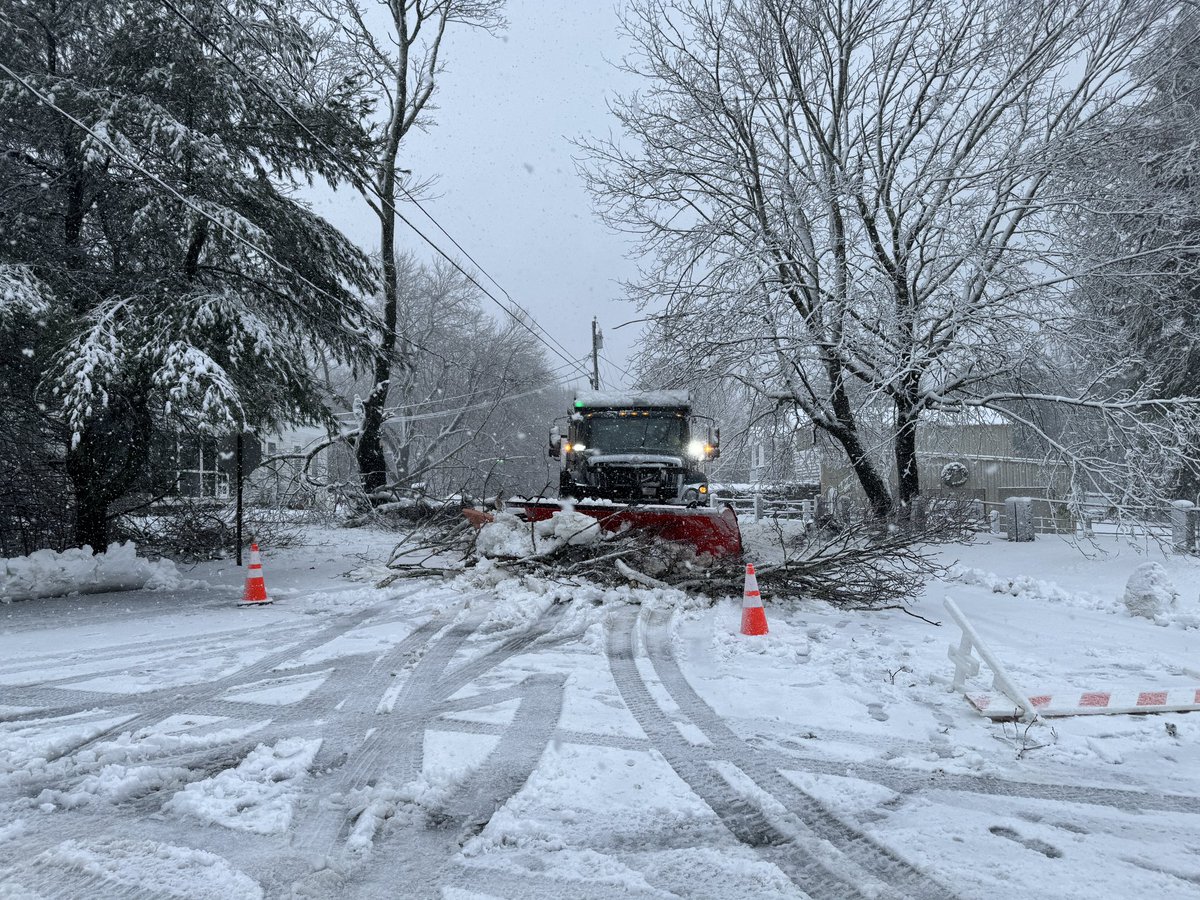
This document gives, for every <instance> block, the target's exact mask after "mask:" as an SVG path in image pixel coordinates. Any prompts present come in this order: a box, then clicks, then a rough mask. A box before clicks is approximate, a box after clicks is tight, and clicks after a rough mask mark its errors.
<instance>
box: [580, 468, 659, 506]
mask: <svg viewBox="0 0 1200 900" xmlns="http://www.w3.org/2000/svg"><path fill="white" fill-rule="evenodd" d="M595 476H596V485H595V486H596V487H597V488H599V489H600V490H601V491H602V492H603V493H604V494H605V495H606V496H607V497H609V498H611V499H613V500H631V501H639V500H642V501H655V500H670V499H674V497H675V494H676V485H675V482H676V480H677V479H676V477H675V473H673V472H672V471H671V470H670V469H664V468H662V467H661V466H611V467H610V466H597V467H596V469H595Z"/></svg>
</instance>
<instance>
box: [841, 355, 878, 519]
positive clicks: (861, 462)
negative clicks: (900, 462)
mask: <svg viewBox="0 0 1200 900" xmlns="http://www.w3.org/2000/svg"><path fill="white" fill-rule="evenodd" d="M825 366H826V371H827V372H828V373H829V383H830V400H831V401H832V406H833V414H834V417H835V418H836V420H837V425H836V426H835V427H833V428H828V427H826V429H825V430H826V431H828V432H829V434H830V435H831V436H832V437H833V438H834V439H835V440H837V442H838V443H840V444H841V445H842V449H844V450H845V451H846V457H847V459H849V460H850V467H851V468H852V469H853V470H854V474H855V476H856V477H857V478H858V483H859V485H860V486H861V487H862V489H863V493H864V494H865V495H866V497H867V503H869V504H870V505H871V514H872V515H873V516H874V517H875V518H877V519H886V518H887V517H888V516H890V515H891V514H892V494H891V491H889V490H888V485H887V481H886V480H884V478H883V476H881V475H880V474H879V471H878V470H877V469H876V467H875V463H874V462H872V461H871V457H870V456H869V455H868V453H867V451H866V448H864V447H863V444H862V440H861V439H860V438H859V436H858V423H857V421H856V419H855V417H854V410H853V408H852V407H851V405H850V397H849V395H848V394H847V393H846V383H845V372H844V371H843V369H842V366H841V364H840V363H838V362H837V360H836V359H834V358H833V357H832V356H830V357H827V359H826V361H825Z"/></svg>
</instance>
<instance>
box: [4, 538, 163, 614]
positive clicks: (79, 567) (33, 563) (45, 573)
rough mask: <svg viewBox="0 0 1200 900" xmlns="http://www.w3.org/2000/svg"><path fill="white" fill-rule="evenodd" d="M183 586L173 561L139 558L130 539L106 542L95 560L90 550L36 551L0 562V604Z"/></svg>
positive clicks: (86, 548) (88, 548)
mask: <svg viewBox="0 0 1200 900" xmlns="http://www.w3.org/2000/svg"><path fill="white" fill-rule="evenodd" d="M183 584H184V581H183V579H182V578H181V577H180V575H179V570H178V569H176V568H175V564H174V563H173V562H171V561H170V560H166V559H160V560H158V561H157V562H151V561H150V560H148V559H144V558H143V559H139V558H138V556H137V548H136V547H135V546H134V544H133V542H132V541H127V542H125V543H124V544H109V545H108V552H107V553H97V554H96V555H94V556H93V555H92V548H91V547H83V548H80V549H73V550H64V551H63V552H62V553H57V552H55V551H53V550H38V551H37V552H36V553H31V554H30V555H29V556H18V557H14V558H13V559H6V560H4V561H3V569H2V570H0V603H11V602H13V601H14V600H32V599H35V598H37V597H59V596H62V595H63V594H74V593H79V594H98V593H102V592H104V591H134V590H139V589H141V588H150V589H152V590H154V589H169V588H178V587H182V586H183Z"/></svg>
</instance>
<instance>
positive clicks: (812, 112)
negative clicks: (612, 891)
mask: <svg viewBox="0 0 1200 900" xmlns="http://www.w3.org/2000/svg"><path fill="white" fill-rule="evenodd" d="M1171 9H1172V6H1171V5H1170V4H1168V3H1166V2H1162V0H1049V2H1045V3H1039V4H1027V3H1018V2H1012V3H999V4H998V3H993V2H988V0H966V2H963V3H959V4H953V5H951V6H947V5H946V4H945V3H942V2H940V0H884V2H863V0H830V2H822V3H815V2H810V0H753V2H733V0H674V2H662V0H639V2H636V3H634V5H633V6H632V8H631V11H630V13H629V14H628V15H627V18H626V27H627V29H628V31H629V34H630V35H631V37H632V39H633V40H634V42H635V44H636V46H637V47H638V53H637V54H636V55H635V56H632V57H631V58H629V59H628V60H627V61H626V67H627V68H628V69H629V70H630V71H631V72H633V73H635V74H637V75H641V76H643V77H644V78H646V79H647V82H648V87H647V89H646V90H645V91H644V92H643V93H639V94H637V95H634V96H630V97H626V98H621V99H619V100H618V101H617V102H616V103H615V104H614V112H615V114H616V116H617V118H618V120H619V122H620V124H621V126H622V129H623V130H624V132H625V135H626V140H622V141H596V142H592V143H590V144H587V145H586V149H587V151H588V153H589V156H590V161H589V164H588V167H587V170H586V174H587V176H588V179H589V184H590V187H591V189H592V191H593V192H594V195H595V196H596V198H597V200H598V202H599V204H600V207H601V210H602V212H603V213H604V215H605V216H606V217H607V219H608V221H609V222H611V223H612V224H613V225H615V226H616V227H619V228H624V229H628V230H631V231H633V232H634V233H636V234H638V235H640V237H641V240H642V248H643V250H644V251H645V253H646V255H647V256H648V257H649V258H650V260H651V262H650V265H649V266H648V268H647V270H646V273H645V275H644V277H643V278H642V280H640V281H639V282H638V283H637V284H635V285H632V286H631V287H632V289H633V295H634V297H635V298H636V299H638V300H639V301H640V302H641V303H642V304H643V305H647V306H648V305H651V304H662V307H661V314H660V315H659V316H658V318H657V328H656V336H655V337H656V340H661V341H662V342H664V343H667V344H669V345H670V346H671V347H674V348H679V351H680V353H681V355H682V356H684V357H685V358H690V359H691V361H692V363H693V368H694V369H697V370H698V369H700V368H703V367H708V368H710V369H715V370H716V371H718V372H719V373H721V374H723V375H727V376H730V377H733V378H736V379H737V380H739V381H741V382H742V383H743V384H746V385H748V386H751V387H752V388H753V389H755V390H757V391H759V392H760V393H761V394H763V395H764V396H766V397H768V398H776V399H779V400H782V401H784V402H786V403H788V404H792V405H794V406H795V407H797V408H798V409H799V410H801V411H802V412H803V413H804V414H805V415H806V416H807V417H808V418H810V419H811V420H812V422H813V424H814V425H815V426H816V427H817V428H819V429H822V430H824V431H825V432H826V433H827V434H829V435H830V436H831V437H832V438H833V439H834V440H836V441H837V442H838V443H839V444H840V445H841V446H842V448H843V449H844V450H845V452H846V454H847V456H848V458H849V460H850V463H851V465H852V467H853V469H854V471H855V474H856V475H857V477H858V480H859V482H860V484H861V485H862V488H863V490H864V492H865V493H866V495H867V498H868V500H869V502H870V504H871V506H872V508H873V509H874V511H875V513H876V514H877V515H885V514H888V513H889V512H891V511H892V507H893V500H892V497H891V496H890V491H889V488H888V478H887V474H888V472H889V471H890V470H892V468H893V466H892V465H885V464H884V463H883V462H882V458H881V453H880V451H882V450H884V449H885V448H884V447H881V446H877V445H876V444H875V443H874V442H873V440H872V436H871V431H872V429H871V428H870V427H864V421H868V420H876V421H877V420H878V419H880V417H881V416H880V414H881V412H882V411H884V410H886V411H887V412H888V413H889V415H890V419H891V423H890V428H889V429H888V431H889V436H888V443H889V444H890V450H891V457H892V463H893V465H894V471H895V472H896V474H897V480H898V486H899V490H898V498H897V499H898V500H899V502H900V504H901V508H902V509H904V508H906V507H907V506H908V504H911V503H912V502H913V501H915V500H916V499H917V497H918V496H919V493H920V490H921V486H920V483H919V479H918V475H917V465H916V453H917V449H916V429H917V424H918V422H919V420H920V417H921V415H922V414H923V413H924V412H926V411H928V410H933V409H940V410H946V409H949V410H953V409H964V408H966V407H980V406H982V407H987V408H991V409H996V410H998V411H1000V412H1001V413H1002V414H1003V415H1005V416H1006V417H1008V418H1009V419H1010V420H1012V421H1017V422H1021V423H1023V424H1026V425H1027V426H1028V427H1030V428H1032V429H1035V430H1036V429H1037V423H1036V421H1034V420H1033V419H1032V418H1031V417H1029V416H1027V415H1026V414H1025V413H1026V410H1027V407H1028V405H1029V404H1030V403H1037V404H1049V403H1053V404H1059V405H1062V406H1066V407H1070V408H1072V409H1076V410H1082V411H1085V412H1086V413H1087V414H1089V415H1090V414H1091V412H1094V411H1097V410H1099V411H1101V412H1102V415H1104V416H1106V417H1108V420H1109V421H1110V422H1112V423H1114V425H1115V427H1119V428H1120V429H1122V430H1123V433H1125V434H1127V435H1130V436H1131V440H1133V439H1135V438H1134V437H1133V436H1134V435H1136V440H1138V441H1141V442H1142V443H1143V444H1145V445H1147V446H1151V445H1153V446H1157V447H1159V448H1160V449H1161V438H1162V437H1163V435H1162V433H1152V432H1153V428H1154V426H1153V425H1150V426H1148V427H1150V431H1146V430H1145V427H1144V426H1147V423H1148V422H1149V421H1150V418H1152V417H1148V416H1147V413H1148V411H1149V410H1150V408H1151V407H1152V406H1153V404H1154V403H1155V402H1157V398H1154V397H1140V396H1130V395H1129V394H1128V393H1125V392H1122V391H1119V390H1099V389H1098V386H1097V385H1083V386H1082V387H1077V388H1076V389H1075V390H1073V391H1063V392H1058V393H1055V392H1047V391H1040V390H1036V389H1034V390H1031V388H1030V383H1029V380H1028V379H1027V378H1026V377H1025V376H1026V375H1027V374H1028V373H1030V372H1039V373H1040V372H1042V371H1043V370H1044V369H1045V368H1046V367H1047V366H1046V358H1047V348H1048V347H1051V346H1052V340H1051V339H1052V338H1054V337H1055V336H1063V335H1066V334H1067V333H1068V332H1069V326H1070V324H1071V316H1070V312H1071V304H1070V302H1069V298H1070V290H1071V287H1072V285H1073V284H1074V283H1075V282H1076V280H1077V279H1078V278H1079V277H1080V276H1081V275H1082V274H1084V273H1083V272H1081V271H1080V269H1079V267H1078V262H1079V260H1078V257H1076V256H1074V255H1072V254H1070V253H1068V252H1067V250H1068V248H1067V247H1066V246H1065V244H1064V242H1062V241H1060V240H1059V239H1058V237H1057V235H1056V234H1055V232H1054V228H1055V226H1056V225H1057V224H1058V223H1060V222H1061V221H1062V215H1063V213H1064V212H1065V211H1066V210H1069V209H1073V208H1075V207H1076V206H1077V202H1078V200H1079V197H1078V196H1077V195H1076V194H1074V193H1067V192H1064V189H1063V188H1064V185H1063V182H1062V181H1061V180H1059V179H1056V178H1055V177H1054V175H1055V174H1056V173H1057V172H1061V171H1062V170H1063V168H1064V167H1066V166H1067V165H1068V164H1069V163H1070V162H1071V161H1072V160H1074V159H1076V158H1077V157H1078V156H1079V154H1080V153H1081V150H1082V148H1083V147H1085V146H1086V144H1087V142H1088V140H1089V139H1090V138H1091V137H1092V136H1093V135H1094V134H1095V133H1096V131H1097V129H1099V128H1101V127H1107V126H1108V125H1110V124H1111V122H1112V120H1113V118H1114V117H1118V116H1120V115H1122V114H1123V113H1124V112H1125V111H1126V110H1127V109H1129V108H1130V107H1131V106H1132V105H1133V104H1134V103H1135V102H1136V101H1138V100H1139V99H1140V98H1142V97H1143V96H1144V93H1145V83H1144V81H1143V79H1142V78H1141V77H1140V76H1139V74H1138V72H1137V71H1136V70H1135V68H1134V64H1135V63H1136V61H1137V60H1138V58H1139V54H1140V53H1141V52H1142V51H1143V50H1144V49H1145V48H1147V47H1149V46H1151V45H1152V43H1153V39H1154V35H1155V31H1156V28H1157V27H1158V26H1159V24H1160V23H1161V22H1162V21H1163V20H1164V19H1165V18H1166V17H1167V16H1168V15H1169V13H1170V11H1171ZM1115 253H1119V254H1125V253H1126V251H1125V250H1124V249H1118V250H1117V251H1115ZM1038 386H1039V387H1040V384H1039V385H1038ZM1178 422H1179V419H1178V417H1177V418H1176V419H1175V424H1178ZM1044 436H1045V437H1046V438H1047V439H1051V438H1053V435H1051V434H1049V433H1048V432H1047V433H1046V434H1045V435H1044ZM1052 444H1053V445H1054V446H1055V447H1056V448H1057V449H1058V450H1061V451H1066V452H1069V453H1073V454H1074V455H1073V456H1072V459H1073V460H1074V461H1075V462H1077V463H1080V464H1081V465H1086V464H1087V462H1088V461H1087V459H1086V458H1085V456H1084V455H1082V454H1080V453H1078V452H1074V451H1072V448H1071V447H1069V446H1068V445H1067V444H1066V443H1064V442H1062V441H1058V442H1057V443H1054V442H1053V441H1052Z"/></svg>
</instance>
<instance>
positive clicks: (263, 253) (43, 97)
mask: <svg viewBox="0 0 1200 900" xmlns="http://www.w3.org/2000/svg"><path fill="white" fill-rule="evenodd" d="M0 72H4V73H5V74H6V75H8V76H9V77H10V78H12V79H13V80H14V81H16V82H17V83H18V84H20V85H21V86H22V87H24V88H25V90H27V91H29V93H31V94H33V96H35V97H37V98H38V100H40V101H41V102H42V103H43V104H44V105H46V106H47V107H49V108H50V109H52V110H54V112H56V113H58V114H59V115H61V116H62V117H63V118H65V119H67V120H68V121H70V122H71V123H73V124H74V125H75V126H76V127H78V128H81V129H82V130H83V131H85V132H86V133H87V134H89V135H91V137H92V138H93V139H94V140H95V141H96V142H97V143H98V144H99V145H100V146H102V147H104V148H105V149H106V150H108V152H109V153H111V154H112V155H113V156H114V157H115V158H116V159H119V160H121V161H122V162H124V163H125V164H126V165H127V166H129V167H130V168H131V169H133V170H135V171H137V172H139V173H141V174H142V175H144V176H145V177H146V178H148V179H149V180H150V181H151V183H153V184H154V185H156V186H157V187H159V188H161V189H162V190H164V191H166V192H167V193H169V194H170V195H171V196H172V197H174V198H175V199H176V200H178V201H179V202H180V203H182V204H183V205H184V206H186V207H187V208H188V209H190V210H191V211H192V212H194V213H196V214H197V215H198V216H200V217H202V218H204V219H206V220H207V221H208V222H210V223H211V224H213V225H215V226H216V227H217V228H218V229H220V230H221V231H223V232H224V233H225V234H227V235H229V236H230V237H232V238H233V239H234V240H236V241H238V242H240V243H242V244H244V245H246V246H247V247H248V248H250V250H251V251H252V252H253V253H255V254H256V255H258V256H260V257H262V258H263V259H265V260H267V261H268V262H269V263H271V264H272V265H274V266H276V267H278V268H279V269H281V270H282V271H284V272H289V273H290V274H292V275H294V276H296V278H298V279H299V280H300V281H301V282H303V283H304V284H306V285H308V286H309V287H310V288H312V289H313V290H314V291H316V292H317V293H318V294H321V295H323V296H325V297H328V298H329V299H330V300H334V301H335V302H338V303H340V302H341V300H340V298H338V297H336V296H335V295H333V294H331V293H330V292H329V291H327V290H325V288H323V287H321V286H320V285H317V284H314V283H313V282H312V281H310V280H309V279H308V278H306V277H305V276H304V275H302V274H301V273H299V272H297V271H296V270H295V269H293V268H292V267H291V266H289V265H287V264H286V263H284V262H282V261H280V260H279V259H276V258H275V256H274V255H273V254H271V253H270V252H269V251H267V250H265V249H264V248H262V247H260V246H258V245H256V244H255V243H254V242H253V241H251V240H250V239H249V238H247V237H245V236H244V235H242V234H239V233H238V232H237V231H235V230H234V229H232V228H230V227H229V226H228V225H226V224H225V223H224V222H222V221H221V220H220V219H218V218H216V217H215V216H213V215H212V214H211V213H209V212H208V211H206V210H205V209H204V208H203V207H201V206H198V205H197V204H195V203H193V202H192V201H191V200H189V199H188V198H187V197H186V196H184V195H183V194H181V193H180V192H179V191H177V190H176V189H175V188H173V187H172V186H171V185H169V184H167V182H165V181H163V180H162V179H161V178H159V177H158V176H157V175H155V174H154V173H153V172H151V171H149V170H148V169H146V168H145V167H144V166H142V165H141V163H139V162H137V161H136V160H133V159H130V158H129V157H128V156H126V155H125V154H124V153H122V152H121V151H120V150H118V149H117V147H116V146H115V145H114V144H113V143H112V142H111V141H110V140H108V138H106V137H104V136H102V135H100V134H99V133H97V132H96V131H95V130H93V129H92V128H89V127H88V126H87V124H86V123H84V122H82V121H80V120H79V119H77V118H76V117H75V116H73V115H71V113H69V112H67V111H66V110H65V109H63V108H62V107H61V106H59V105H58V104H57V103H55V102H54V100H53V99H52V98H51V97H50V96H49V95H47V94H44V93H43V92H41V91H39V90H38V89H37V88H36V87H34V86H33V85H32V84H30V83H29V82H28V81H27V80H26V79H24V78H22V77H21V76H20V75H18V74H17V73H16V72H14V71H13V70H12V69H10V68H9V67H8V66H7V65H6V64H5V63H3V62H0Z"/></svg>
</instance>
